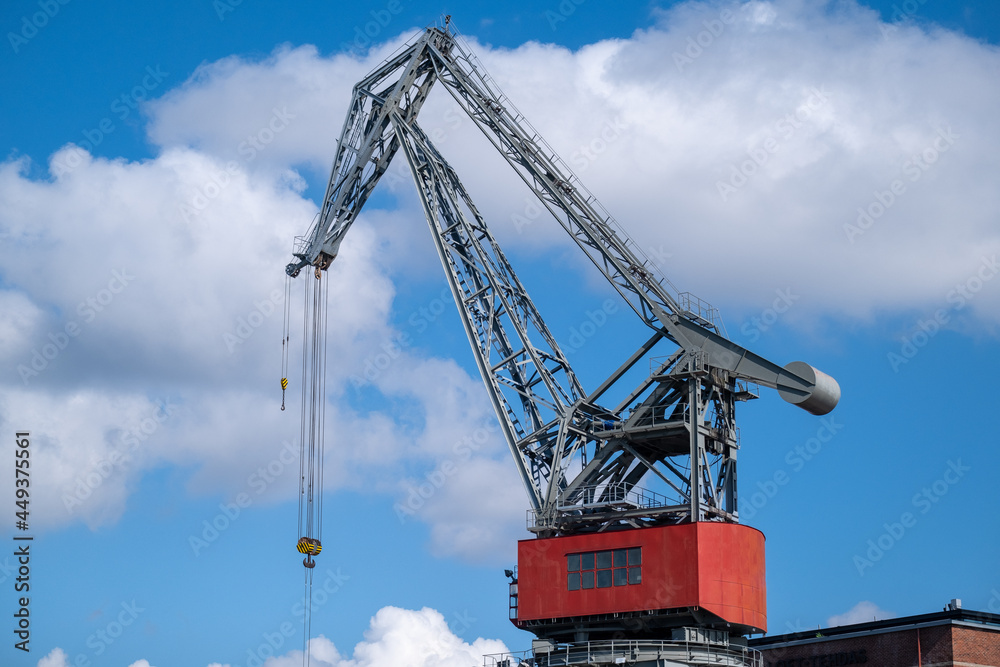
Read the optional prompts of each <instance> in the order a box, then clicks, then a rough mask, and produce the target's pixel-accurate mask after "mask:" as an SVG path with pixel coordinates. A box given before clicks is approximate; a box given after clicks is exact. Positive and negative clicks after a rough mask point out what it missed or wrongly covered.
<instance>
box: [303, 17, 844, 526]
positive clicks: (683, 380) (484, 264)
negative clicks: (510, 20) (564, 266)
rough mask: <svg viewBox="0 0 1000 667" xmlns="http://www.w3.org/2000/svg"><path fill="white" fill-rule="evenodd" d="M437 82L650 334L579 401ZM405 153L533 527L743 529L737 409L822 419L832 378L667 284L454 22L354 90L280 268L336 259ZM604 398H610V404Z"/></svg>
mask: <svg viewBox="0 0 1000 667" xmlns="http://www.w3.org/2000/svg"><path fill="white" fill-rule="evenodd" d="M438 81H440V82H441V84H442V85H443V86H444V87H445V89H446V90H447V91H448V92H449V94H450V95H451V96H452V97H453V98H454V100H455V101H456V102H457V103H458V105H459V106H460V107H461V108H462V109H463V110H464V111H465V112H466V113H467V114H468V116H469V118H471V119H472V121H473V122H474V123H475V124H476V126H477V127H479V128H480V130H482V132H483V134H484V135H485V136H486V137H487V139H488V140H489V141H490V142H491V143H492V144H493V146H494V147H495V148H496V149H497V151H498V152H499V153H500V155H501V156H502V157H503V158H504V159H505V160H506V162H507V163H508V164H509V165H510V166H511V167H512V168H513V169H514V171H515V172H516V173H517V174H518V176H520V178H521V179H522V180H523V181H524V183H525V184H526V185H527V186H528V188H529V189H530V190H531V191H532V192H533V193H534V195H535V196H536V197H537V198H538V200H539V201H540V202H541V204H542V205H543V206H544V207H545V208H546V209H547V210H548V211H549V212H550V213H551V214H552V216H553V217H554V218H555V219H556V221H557V222H558V223H559V224H560V225H561V226H562V227H563V229H565V230H566V232H567V233H568V234H569V235H570V237H571V238H572V239H573V241H574V242H575V243H576V244H577V246H578V247H579V248H580V249H581V250H582V251H583V252H584V253H585V254H586V255H587V256H588V257H589V258H590V260H591V261H592V263H593V264H594V265H595V266H596V267H597V269H598V270H599V271H600V272H601V273H602V274H603V275H604V277H605V278H606V279H607V280H608V281H609V283H610V284H611V285H612V286H613V287H614V289H615V290H616V291H617V292H618V293H619V294H620V295H621V296H622V298H624V299H625V300H626V302H627V303H628V304H629V306H630V307H631V308H632V310H633V311H634V312H635V313H636V314H637V315H638V316H639V318H640V319H641V320H642V321H643V322H644V323H645V325H646V326H648V327H649V328H650V329H651V330H652V335H651V337H650V339H649V340H648V341H647V342H646V343H644V344H643V345H642V346H640V348H639V349H638V350H636V352H635V353H633V354H632V355H630V356H629V357H628V358H627V359H626V360H625V361H624V362H623V363H622V364H621V366H620V367H619V368H618V369H617V370H616V371H615V372H614V373H612V375H611V376H610V377H609V378H608V379H607V380H605V381H604V382H603V383H602V384H601V385H600V386H599V387H598V388H597V389H595V390H594V391H593V392H591V393H589V394H588V393H587V392H586V391H585V390H584V389H583V387H582V386H581V383H580V382H579V380H578V379H577V376H576V374H575V373H574V372H573V369H572V367H571V365H570V363H569V361H568V360H567V358H566V356H565V354H564V353H563V351H562V350H561V349H560V347H559V345H558V343H557V341H556V339H555V337H554V336H553V335H552V332H551V331H550V330H549V329H548V327H547V325H546V324H545V322H544V320H543V319H542V317H541V315H540V313H539V312H538V310H537V309H536V308H535V306H534V304H533V303H532V301H531V299H530V297H529V295H528V292H527V290H526V289H525V288H524V285H523V284H522V283H521V282H520V280H519V279H518V278H517V275H516V274H515V272H514V270H513V268H512V266H511V265H510V263H509V262H508V261H507V259H506V257H505V255H504V253H503V252H502V250H501V248H500V246H499V244H498V243H497V241H496V239H495V238H494V237H493V235H492V234H491V233H490V231H489V228H488V227H487V224H486V222H485V221H484V219H483V217H482V216H481V215H480V213H479V211H478V210H477V208H476V206H475V204H474V203H473V201H472V199H471V197H470V196H469V194H468V192H467V191H466V189H465V187H464V186H463V185H462V183H461V181H460V179H459V177H458V175H457V173H456V172H455V170H454V169H452V167H451V166H450V165H449V164H448V162H447V161H446V160H445V158H444V157H443V156H442V155H441V154H440V152H439V151H438V150H437V148H436V147H435V146H434V145H433V143H432V142H431V140H430V139H429V138H428V137H427V135H426V134H425V133H424V132H423V131H422V130H421V128H420V126H419V124H418V123H417V116H418V114H419V111H420V109H421V107H422V105H423V103H424V101H425V100H426V99H427V95H428V93H429V92H430V90H431V88H432V87H433V86H434V84H435V83H436V82H438ZM400 148H402V153H403V155H404V156H405V159H406V161H407V164H408V165H409V168H410V171H411V174H412V176H413V179H414V182H415V183H416V186H417V191H418V194H419V196H420V200H421V204H422V206H423V209H424V213H425V217H426V219H427V222H428V224H429V226H430V229H431V232H432V235H433V238H434V242H435V247H436V249H437V252H438V255H439V257H440V259H441V263H442V266H443V267H444V269H445V273H446V275H447V277H448V282H449V286H450V288H451V292H452V295H453V296H454V298H455V302H456V304H457V306H458V309H459V312H460V314H461V316H462V321H463V325H464V326H465V329H466V333H467V335H468V338H469V341H470V343H471V345H472V349H473V354H474V356H475V359H476V364H477V366H478V368H479V371H480V373H481V374H482V377H483V380H484V382H485V384H486V388H487V391H488V393H489V396H490V399H491V401H492V404H493V407H494V409H495V410H496V413H497V416H498V418H499V420H500V423H501V426H502V431H503V434H504V438H505V440H506V442H507V445H508V447H509V448H510V451H511V454H512V456H513V458H514V461H515V464H516V466H517V469H518V473H519V475H520V477H521V480H522V482H523V484H524V487H525V490H526V491H527V494H528V497H529V501H530V504H531V515H530V521H529V529H530V530H532V531H534V532H535V533H537V534H538V535H539V536H542V537H545V536H555V535H571V534H576V533H586V532H598V531H604V530H607V529H608V528H611V527H616V526H632V527H642V526H652V525H664V524H679V523H685V522H697V521H706V520H708V521H722V522H729V523H736V522H738V519H739V513H738V505H737V494H736V458H737V457H736V453H737V450H738V449H739V443H738V431H737V429H736V424H735V414H734V411H735V403H736V402H739V401H743V400H749V399H751V398H754V397H755V396H756V394H755V393H754V389H753V384H762V385H765V386H767V387H772V388H776V389H778V391H779V394H780V395H781V396H782V397H783V398H784V399H785V400H787V401H789V402H792V403H794V404H797V405H799V406H800V407H802V408H803V409H806V410H808V411H810V412H812V413H814V414H825V413H826V412H829V411H830V410H832V409H833V407H834V406H835V405H836V403H837V401H838V400H839V396H840V389H839V386H837V383H836V381H835V380H833V378H831V377H829V376H827V375H825V374H823V373H821V372H820V371H818V370H816V369H814V368H812V367H811V366H809V365H808V364H804V363H802V362H793V363H792V364H789V365H787V366H785V367H781V366H778V365H777V364H775V363H773V362H771V361H769V360H767V359H765V358H763V357H761V356H759V355H756V354H754V353H753V352H751V351H749V350H747V349H746V348H744V347H742V346H740V345H738V344H737V343H734V342H733V341H730V340H729V339H728V338H727V337H726V336H725V335H724V332H723V331H722V328H721V326H720V324H719V322H718V320H717V318H716V317H715V316H714V309H711V308H709V307H707V306H705V305H704V304H703V303H702V302H701V301H700V300H698V299H696V298H694V297H692V296H691V295H689V294H686V293H680V292H678V291H677V290H676V289H675V288H674V287H673V285H672V284H671V283H670V282H669V281H667V280H666V279H665V278H663V277H660V276H659V275H658V271H657V267H656V266H655V265H654V264H653V263H652V262H650V261H649V260H648V259H647V258H646V257H645V256H644V255H643V253H642V252H641V250H640V249H639V248H638V247H637V246H636V244H635V243H634V242H632V241H631V240H630V239H629V237H628V236H627V234H625V232H624V231H623V230H622V228H621V227H620V226H619V225H618V223H617V222H616V221H615V220H614V219H613V218H612V217H611V215H610V214H608V213H607V211H606V210H605V209H604V208H603V207H602V206H601V205H600V203H599V202H598V201H597V199H596V198H595V197H594V196H593V195H592V194H590V193H589V191H587V189H586V188H585V187H584V186H583V184H582V183H581V182H580V181H579V179H578V178H577V177H576V175H575V174H573V173H572V171H571V170H570V169H569V168H568V167H567V166H566V164H565V163H564V162H563V161H562V160H561V159H560V158H559V157H558V156H557V155H556V154H555V152H554V151H553V150H552V149H551V148H550V147H549V146H548V145H547V144H546V143H545V142H544V140H543V139H542V138H541V137H540V136H539V134H538V133H537V132H536V131H535V130H534V129H533V128H532V127H531V125H530V124H529V123H528V122H527V120H526V119H525V118H524V117H523V116H522V115H521V114H520V113H519V112H518V111H517V110H516V108H515V107H514V106H513V104H512V103H511V102H510V101H509V100H508V99H507V98H506V96H505V95H503V93H502V92H501V91H500V90H499V89H498V87H497V86H496V84H495V83H494V81H493V80H492V79H491V78H490V77H489V75H488V74H487V73H486V71H485V69H484V68H483V67H482V66H481V64H479V62H478V61H477V60H476V58H475V56H474V55H472V53H471V51H469V50H468V48H467V47H466V46H465V44H464V43H463V42H462V40H461V39H460V38H459V37H458V35H457V34H455V33H453V32H452V31H450V30H449V29H448V27H447V25H446V26H445V27H444V28H440V27H431V28H428V29H427V30H426V31H424V32H423V33H422V34H421V35H420V36H419V37H418V38H416V39H414V40H413V41H412V42H411V43H409V44H407V45H406V46H404V47H403V48H402V49H401V50H400V51H398V52H397V53H396V54H395V55H393V56H391V57H390V58H389V59H387V60H386V61H385V62H383V64H382V65H380V66H379V67H378V68H377V69H376V70H375V71H373V72H372V73H371V74H370V75H368V76H367V77H366V78H365V79H364V80H362V81H361V82H359V83H358V84H357V85H356V86H355V88H354V93H353V98H352V102H351V106H350V110H349V112H348V116H347V119H346V120H345V123H344V127H343V130H342V132H341V136H340V140H339V142H338V146H337V154H336V158H335V161H334V165H333V170H332V172H331V175H330V179H329V182H328V185H327V188H326V192H325V195H324V199H323V202H322V205H321V207H320V211H319V214H318V216H317V219H316V221H315V222H314V224H313V226H312V228H311V229H310V231H309V233H308V234H307V236H306V237H303V238H302V239H301V240H300V242H299V243H298V245H297V246H296V249H295V253H294V257H295V259H294V261H293V262H292V263H290V264H289V265H288V267H287V268H286V271H287V273H288V274H289V275H291V276H295V275H297V274H298V273H299V271H300V270H301V269H302V268H303V267H305V266H310V265H312V266H315V267H317V269H319V270H325V269H326V268H327V267H329V265H330V262H332V261H333V259H334V258H335V257H336V256H337V253H338V252H339V249H340V244H341V242H342V241H343V238H344V235H345V234H346V233H347V230H348V229H349V228H350V226H351V225H352V224H353V222H354V221H355V220H356V218H357V215H358V213H359V212H360V210H361V208H362V207H363V205H364V203H365V201H366V200H367V198H368V196H369V195H370V194H371V192H372V190H373V189H374V188H375V186H376V185H377V183H378V181H379V179H380V177H381V176H382V175H383V174H384V173H385V171H386V169H387V168H388V166H389V163H390V161H391V160H392V158H393V157H394V156H395V154H396V153H397V152H399V149H400ZM664 341H666V342H668V343H673V345H674V346H675V349H674V350H673V351H672V353H670V354H668V355H666V356H665V357H662V358H655V357H654V360H653V362H652V366H651V373H649V374H648V376H647V377H645V378H643V379H642V380H641V381H640V382H639V383H638V385H637V386H626V385H625V377H626V375H628V374H629V371H631V370H632V369H634V368H636V366H637V364H639V363H640V362H642V361H643V360H649V359H650V357H651V355H652V352H653V350H654V348H656V347H657V346H658V345H660V344H661V343H662V342H664ZM634 375H635V374H634V373H633V374H632V375H630V376H629V377H633V376H634ZM609 395H610V396H615V397H616V399H617V401H618V402H617V403H616V404H613V405H605V404H604V403H602V402H601V400H602V399H604V398H605V397H606V396H609Z"/></svg>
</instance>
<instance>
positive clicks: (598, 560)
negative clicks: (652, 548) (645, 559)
mask: <svg viewBox="0 0 1000 667" xmlns="http://www.w3.org/2000/svg"><path fill="white" fill-rule="evenodd" d="M641 583H642V547H631V548H628V549H608V550H605V551H585V552H583V553H574V554H566V589H567V590H570V591H579V590H586V589H590V588H613V587H615V586H629V585H634V584H641Z"/></svg>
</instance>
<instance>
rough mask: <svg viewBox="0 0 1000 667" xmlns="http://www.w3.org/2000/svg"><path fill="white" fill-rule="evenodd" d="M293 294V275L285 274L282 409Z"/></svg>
mask: <svg viewBox="0 0 1000 667" xmlns="http://www.w3.org/2000/svg"><path fill="white" fill-rule="evenodd" d="M291 296H292V277H291V276H290V275H288V274H285V302H284V304H283V308H282V311H283V312H282V323H281V409H282V410H284V409H285V390H286V389H288V347H289V344H290V342H291V338H290V337H289V335H288V328H289V326H291V301H292V299H291Z"/></svg>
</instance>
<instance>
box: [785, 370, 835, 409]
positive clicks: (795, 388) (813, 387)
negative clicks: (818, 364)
mask: <svg viewBox="0 0 1000 667" xmlns="http://www.w3.org/2000/svg"><path fill="white" fill-rule="evenodd" d="M785 370H786V371H789V372H790V373H793V374H794V375H797V376H798V377H799V378H802V380H804V381H805V383H806V384H805V386H802V385H799V383H797V382H793V381H791V379H790V378H785V377H782V378H780V379H779V381H778V394H779V395H780V396H781V397H782V398H783V399H785V400H786V401H788V402H789V403H791V404H792V405H797V406H799V407H800V408H802V409H803V410H805V411H806V412H811V413H812V414H814V415H825V414H827V413H828V412H830V411H831V410H833V409H834V408H835V407H837V403H838V402H839V401H840V385H839V384H837V381H836V380H834V379H833V378H832V377H830V376H829V375H827V374H826V373H824V372H823V371H820V370H817V369H815V368H813V367H812V366H810V365H809V364H807V363H806V362H804V361H793V362H792V363H790V364H788V365H787V366H785Z"/></svg>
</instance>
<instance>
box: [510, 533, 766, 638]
mask: <svg viewBox="0 0 1000 667" xmlns="http://www.w3.org/2000/svg"><path fill="white" fill-rule="evenodd" d="M629 547H641V548H642V583H640V584H630V585H628V586H613V587H611V588H593V589H589V590H576V591H571V590H568V588H567V581H566V577H567V566H566V556H567V555H568V554H572V553H581V552H589V551H602V550H606V549H622V548H629ZM517 560H518V614H517V616H518V620H521V621H528V620H549V619H552V620H554V619H560V618H569V617H579V616H591V615H596V614H608V613H621V612H630V611H645V610H658V609H676V608H679V607H702V608H704V609H706V610H708V611H710V612H712V613H713V614H715V615H717V616H719V617H720V618H722V619H724V620H726V621H729V622H731V623H737V624H740V625H745V626H748V627H752V628H756V629H758V630H761V631H763V630H766V629H767V616H766V615H767V604H766V589H765V580H764V535H763V534H762V533H761V532H760V531H758V530H756V529H754V528H750V527H748V526H742V525H739V524H731V523H715V522H700V523H689V524H681V525H677V526H658V527H654V528H641V529H635V530H620V531H615V532H608V533H597V534H590V535H572V536H568V537H553V538H546V539H534V540H522V541H520V542H519V543H518V558H517Z"/></svg>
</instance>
